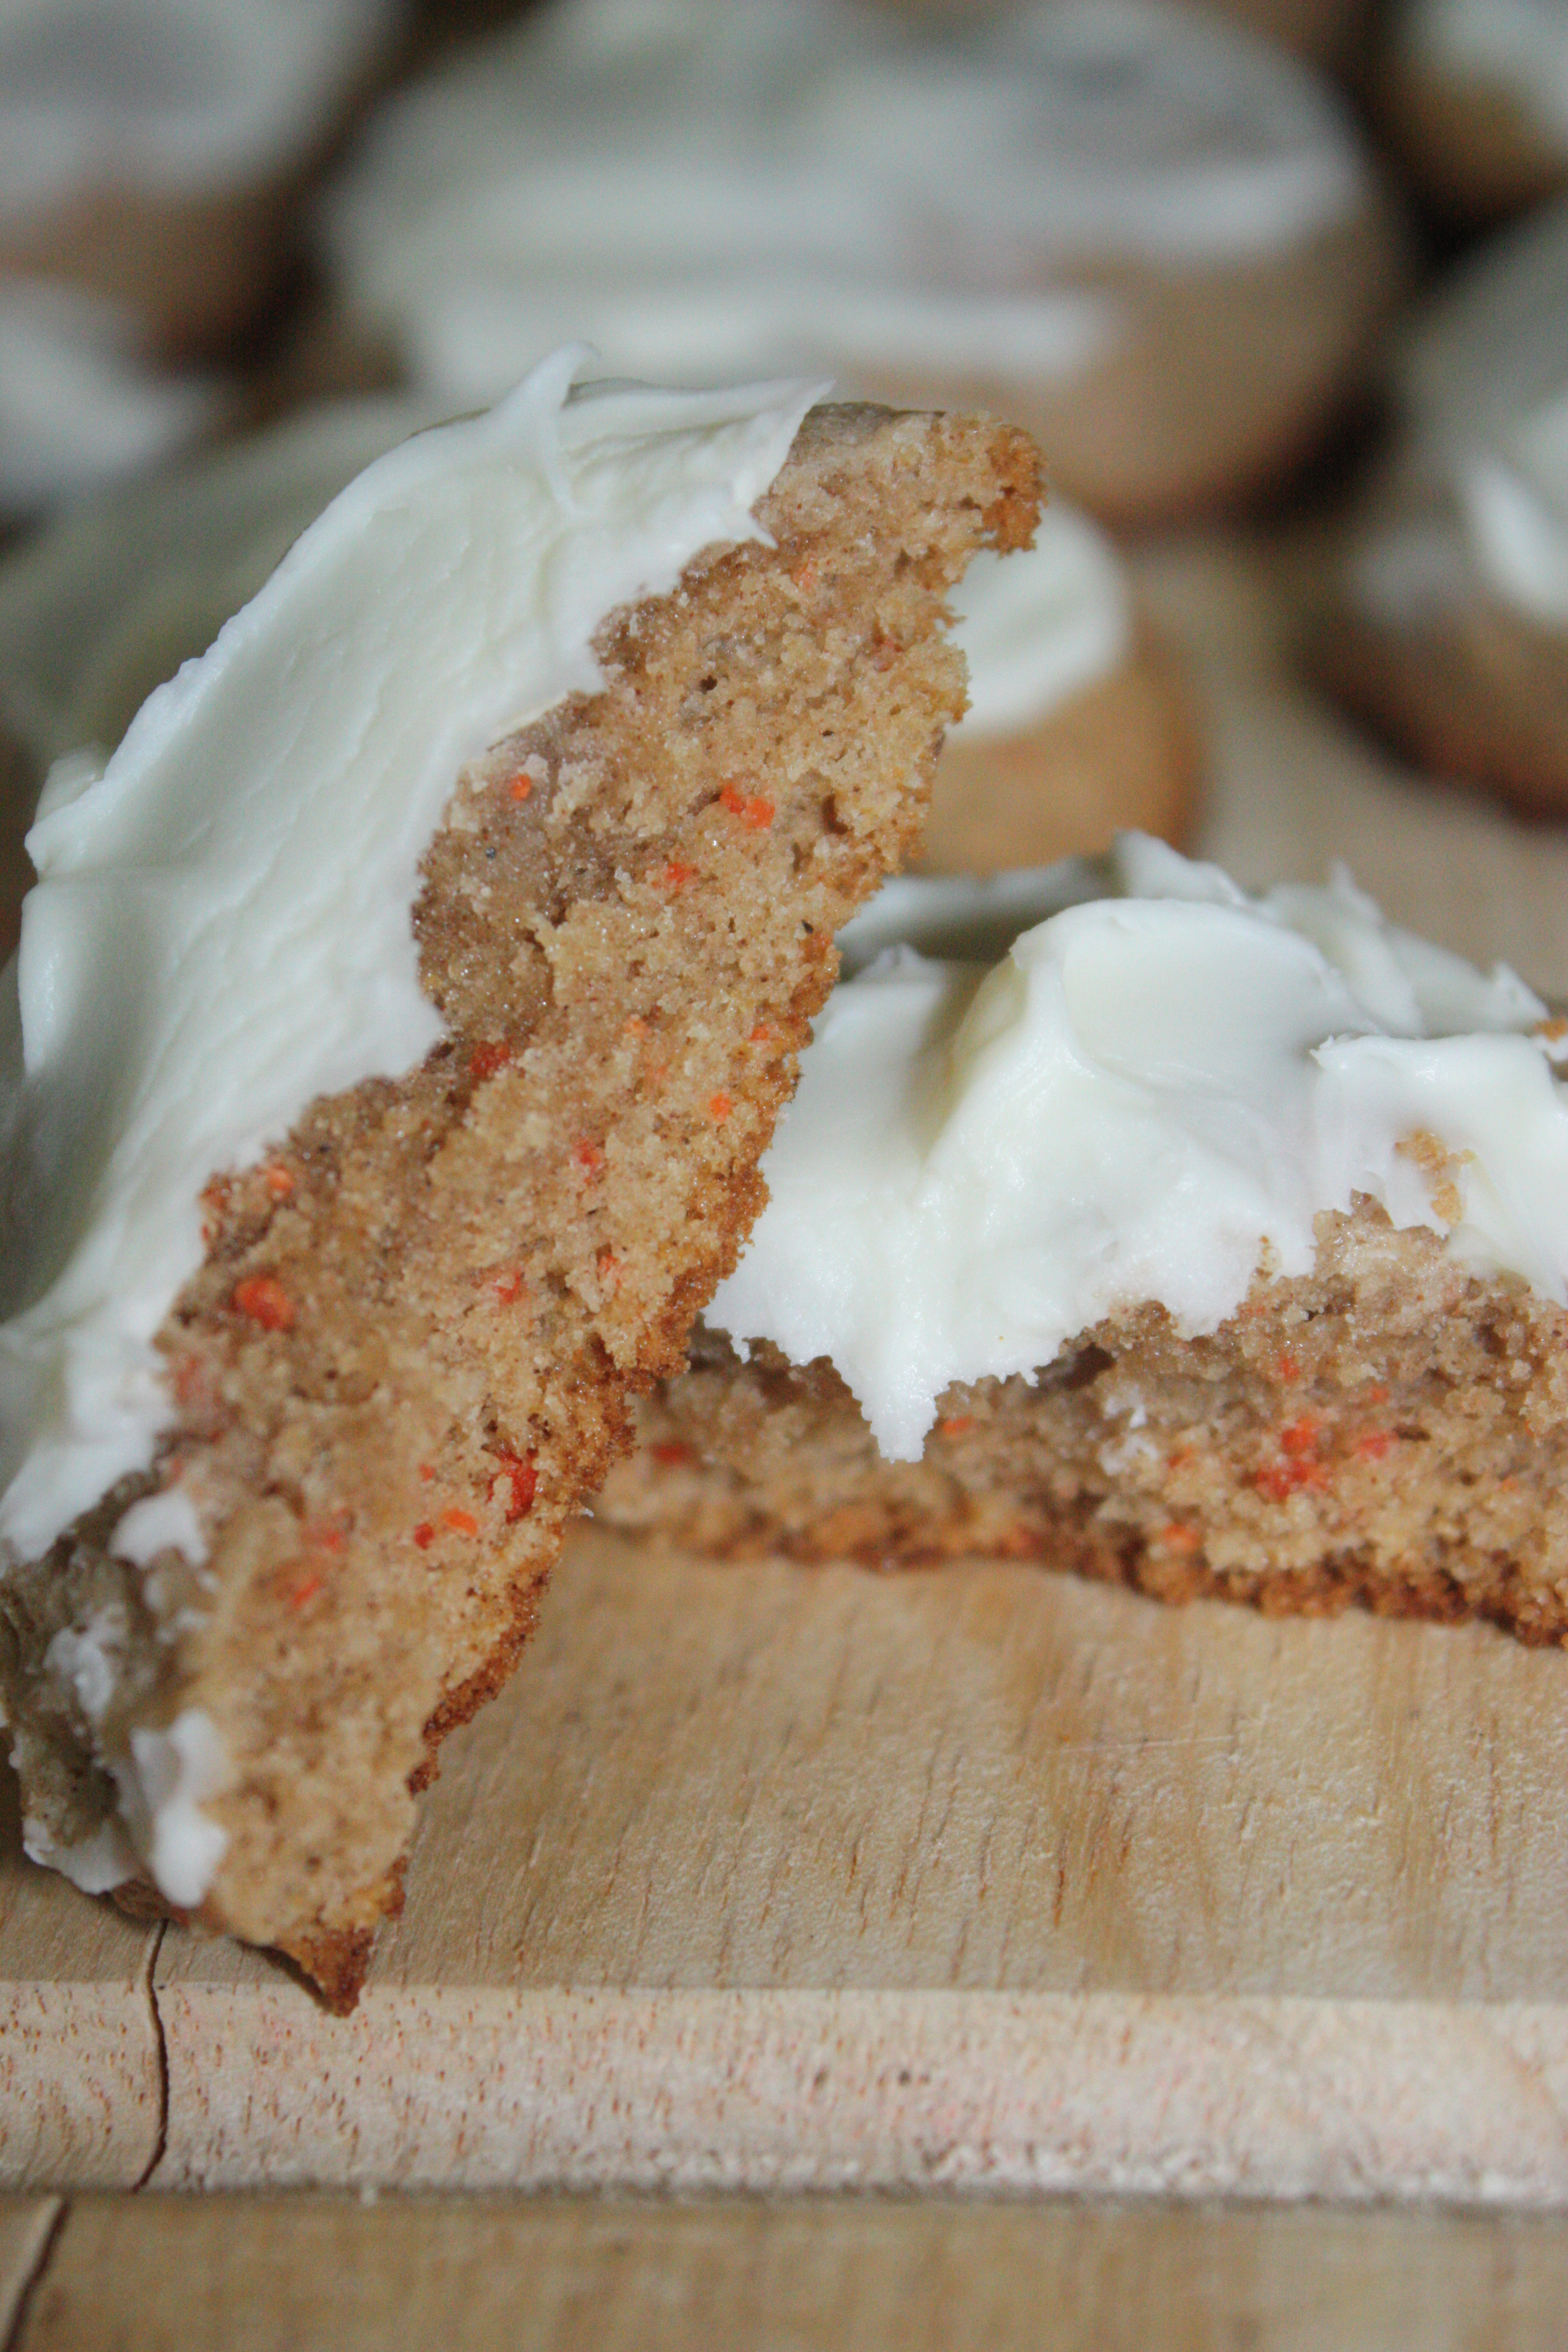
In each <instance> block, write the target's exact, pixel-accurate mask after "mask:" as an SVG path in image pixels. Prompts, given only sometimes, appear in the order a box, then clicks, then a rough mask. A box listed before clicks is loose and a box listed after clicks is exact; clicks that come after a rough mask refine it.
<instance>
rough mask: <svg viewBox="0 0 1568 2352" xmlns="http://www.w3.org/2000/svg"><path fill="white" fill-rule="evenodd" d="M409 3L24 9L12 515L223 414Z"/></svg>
mask: <svg viewBox="0 0 1568 2352" xmlns="http://www.w3.org/2000/svg"><path fill="white" fill-rule="evenodd" d="M403 15H404V9H403V5H402V0H11V5H8V6H7V7H6V8H5V10H4V11H3V12H0V514H5V513H6V512H9V513H13V514H14V513H16V512H18V511H23V510H26V509H28V508H31V507H34V506H37V505H40V504H43V503H45V502H47V500H48V499H51V498H53V497H56V496H61V495H70V494H73V493H75V492H77V491H79V490H80V489H82V488H88V487H89V486H91V485H92V484H94V483H96V482H99V481H102V480H106V479H108V478H110V477H112V476H114V475H116V474H120V473H123V472H127V471H130V470H132V469H134V468H135V467H138V466H141V465H144V464H148V463H152V462H153V461H155V460H156V459H157V458H158V457H160V456H163V455H164V454H166V453H167V452H168V451H169V450H170V449H172V448H173V447H174V446H177V445H178V444H179V443H180V442H181V441H183V440H184V439H187V438H189V437H190V436H193V435H195V434H196V433H198V432H200V431H202V430H204V429H205V428H206V427H208V426H210V425H212V424H213V423H214V422H215V421H216V418H217V417H218V415H220V413H221V406H222V404H221V403H220V401H219V399H218V397H217V394H216V391H215V388H214V386H213V384H212V383H211V382H210V381H208V380H206V379H205V376H204V375H203V374H202V373H199V371H201V370H203V369H205V366H206V365H207V364H208V363H210V362H217V361H222V360H225V359H226V358H228V357H230V356H232V355H233V353H234V352H235V349H236V347H237V343H238V341H239V340H240V339H241V338H242V337H243V335H244V334H245V333H246V331H247V330H248V329H249V328H250V327H251V326H252V325H253V323H254V322H255V320H257V319H258V315H259V314H260V313H261V311H262V310H264V308H265V306H266V304H267V302H268V299H271V298H272V297H273V296H274V295H275V294H276V293H277V292H278V290H279V287H280V285H281V284H282V282H283V280H284V278H285V276H286V273H287V271H288V268H289V264H290V261H291V259H292V258H293V257H294V256H295V255H296V254H297V252H298V250H299V246H298V237H299V217H298V215H299V200H300V193H301V191H302V188H303V186H304V184H305V182H306V180H307V178H308V176H309V174H310V171H311V170H312V168H314V167H315V166H316V165H317V164H318V163H320V162H321V159H322V157H323V156H324V154H325V152H326V149H327V147H328V145H329V143H330V141H331V137H332V135H333V133H334V132H335V131H337V130H338V129H339V128H340V127H341V126H342V122H343V121H344V120H345V119H346V116H347V113H348V111H349V110H350V107H351V103H352V100H353V97H354V95H355V94H356V92H358V91H360V90H362V89H364V88H366V87H367V86H368V84H369V81H370V79H371V77H372V75H373V73H374V68H375V66H376V63H377V61H378V60H380V59H383V58H385V56H386V55H387V54H388V53H389V51H390V49H391V47H392V46H393V43H394V40H395V35H396V33H397V29H398V26H399V25H400V23H401V20H402V17H403Z"/></svg>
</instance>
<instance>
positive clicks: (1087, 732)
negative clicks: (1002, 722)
mask: <svg viewBox="0 0 1568 2352" xmlns="http://www.w3.org/2000/svg"><path fill="white" fill-rule="evenodd" d="M1201 767H1202V759H1201V754H1200V751H1199V736H1198V728H1197V721H1196V717H1195V714H1194V709H1193V704H1192V699H1191V696H1190V693H1189V690H1188V688H1187V683H1186V679H1185V677H1184V674H1183V671H1182V667H1181V665H1180V663H1179V662H1178V661H1177V660H1176V659H1175V657H1174V656H1173V654H1172V653H1171V652H1170V650H1169V648H1168V647H1167V646H1164V645H1163V643H1162V642H1161V641H1160V639H1159V638H1158V637H1157V636H1155V635H1153V633H1152V631H1150V630H1148V629H1144V630H1142V632H1141V633H1140V635H1139V638H1138V641H1137V643H1136V644H1135V646H1134V647H1133V649H1132V651H1131V654H1130V656H1128V658H1127V659H1126V660H1125V661H1124V662H1122V663H1121V665H1120V666H1119V667H1117V668H1116V669H1115V670H1113V671H1112V672H1111V673H1110V675H1109V676H1108V677H1103V678H1097V679H1096V680H1095V681H1094V682H1093V684H1092V685H1089V686H1087V687H1084V688H1081V689H1080V690H1079V692H1078V693H1077V694H1075V695H1073V696H1072V697H1071V698H1070V699H1069V700H1068V701H1066V702H1064V703H1063V704H1062V705H1061V707H1060V708H1059V709H1056V710H1053V711H1050V712H1048V713H1047V716H1046V717H1045V718H1044V719H1042V720H1041V721H1040V722H1039V724H1038V725H1037V726H1036V727H1033V728H1031V729H1030V730H1028V731H1027V732H1026V733H1021V734H1017V735H1007V736H994V737H989V738H984V739H982V740H979V741H975V742H972V741H970V740H969V739H968V738H967V737H965V736H963V735H960V736H958V737H956V738H954V739H952V740H950V741H949V742H948V743H947V744H946V745H945V746H944V748H943V750H942V757H941V759H940V760H939V761H937V770H936V783H935V786H934V788H933V790H932V793H931V814H930V816H929V817H928V819H927V821H926V829H925V835H924V838H923V841H922V843H921V856H920V861H919V863H920V866H921V868H922V869H923V870H924V871H925V872H927V873H932V874H996V873H1000V872H1001V871H1002V870H1003V869H1004V868H1005V867H1008V866H1049V865H1052V864H1054V862H1055V861H1056V860H1057V859H1058V857H1070V856H1079V855H1087V854H1089V853H1092V852H1094V851H1096V850H1101V849H1107V848H1109V847H1110V843H1111V841H1112V839H1113V837H1114V836H1115V835H1116V834H1117V833H1119V832H1122V831H1124V830H1126V829H1128V828H1131V829H1133V830H1135V831H1137V832H1140V833H1152V834H1158V835H1160V836H1161V838H1162V839H1163V840H1165V841H1169V842H1173V843H1174V844H1176V845H1178V846H1179V845H1181V844H1182V843H1183V842H1184V841H1185V840H1186V839H1187V837H1188V835H1189V832H1190V829H1191V826H1192V822H1193V815H1194V801H1195V797H1196V793H1197V786H1198V781H1199V775H1200V772H1201Z"/></svg>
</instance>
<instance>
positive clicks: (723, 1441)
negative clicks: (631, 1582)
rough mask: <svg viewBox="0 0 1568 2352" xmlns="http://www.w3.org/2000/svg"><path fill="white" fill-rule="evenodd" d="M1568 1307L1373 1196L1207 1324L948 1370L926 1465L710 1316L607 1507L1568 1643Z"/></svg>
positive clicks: (730, 1552)
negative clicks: (998, 1367) (881, 1444)
mask: <svg viewBox="0 0 1568 2352" xmlns="http://www.w3.org/2000/svg"><path fill="white" fill-rule="evenodd" d="M1565 1481H1568V1317H1565V1316H1564V1313H1563V1309H1562V1308H1561V1307H1558V1306H1556V1305H1555V1304H1554V1303H1552V1302H1551V1301H1549V1300H1545V1299H1542V1298H1541V1297H1537V1296H1536V1295H1534V1294H1533V1293H1532V1292H1531V1290H1530V1288H1529V1287H1528V1286H1527V1285H1526V1284H1524V1283H1522V1282H1520V1281H1519V1280H1517V1279H1514V1278H1509V1277H1504V1278H1500V1279H1499V1278H1492V1279H1486V1278H1483V1277H1480V1276H1475V1275H1470V1274H1467V1273H1466V1272H1465V1270H1464V1269H1463V1268H1462V1267H1460V1266H1458V1265H1456V1264H1455V1263H1454V1261H1453V1260H1452V1258H1450V1257H1448V1256H1447V1255H1445V1254H1444V1250H1443V1246H1442V1244H1441V1242H1440V1241H1439V1239H1438V1238H1437V1236H1436V1235H1435V1234H1431V1233H1429V1232H1427V1231H1426V1230H1425V1229H1423V1228H1415V1229H1411V1230H1407V1231H1405V1232H1399V1231H1396V1230H1395V1229H1394V1227H1392V1226H1391V1225H1390V1223H1389V1222H1388V1219H1387V1216H1386V1214H1385V1213H1384V1211H1383V1210H1382V1209H1381V1208H1380V1207H1379V1206H1378V1205H1377V1204H1376V1203H1375V1202H1368V1201H1362V1202H1358V1204H1357V1206H1356V1208H1355V1209H1354V1211H1353V1212H1352V1213H1351V1214H1350V1215H1348V1216H1342V1215H1340V1214H1338V1213H1331V1214H1328V1215H1325V1216H1324V1217H1323V1218H1322V1220H1321V1223H1320V1228H1319V1237H1318V1254H1317V1260H1316V1263H1315V1265H1314V1266H1313V1269H1312V1272H1311V1273H1310V1275H1308V1276H1301V1277H1299V1278H1297V1279H1295V1280H1293V1281H1280V1280H1279V1279H1278V1278H1274V1279H1270V1278H1268V1276H1260V1277H1259V1279H1258V1281H1257V1282H1256V1283H1255V1284H1254V1286H1253V1288H1252V1290H1251V1291H1250V1293H1249V1294H1248V1296H1247V1299H1246V1301H1245V1303H1244V1304H1243V1306H1242V1307H1241V1308H1240V1309H1239V1310H1238V1312H1237V1314H1236V1315H1235V1316H1233V1317H1231V1318H1228V1319H1227V1320H1226V1322H1225V1323H1224V1324H1223V1325H1222V1326H1221V1328H1219V1329H1218V1330H1217V1331H1215V1332H1213V1333H1209V1334H1205V1335H1204V1336H1202V1337H1199V1338H1195V1339H1186V1338H1184V1337H1182V1335H1181V1334H1180V1333H1179V1332H1178V1331H1177V1330H1176V1328H1175V1327H1174V1326H1173V1322H1172V1320H1171V1318H1170V1317H1169V1316H1168V1315H1167V1314H1166V1313H1165V1311H1164V1309H1163V1308H1162V1307H1154V1306H1150V1305H1144V1306H1142V1307H1136V1308H1131V1309H1129V1310H1127V1311H1125V1312H1123V1313H1121V1314H1118V1315H1114V1316H1110V1317H1108V1318H1106V1319H1105V1320H1104V1321H1102V1322H1100V1323H1098V1324H1096V1325H1095V1326H1094V1328H1092V1329H1090V1330H1087V1331H1083V1332H1081V1333H1079V1334H1078V1335H1076V1336H1075V1338H1074V1339H1073V1340H1072V1342H1071V1343H1070V1345H1068V1347H1066V1348H1064V1349H1062V1350H1061V1352H1060V1353H1059V1355H1058V1356H1057V1357H1056V1358H1055V1360H1053V1361H1052V1362H1051V1363H1050V1364H1049V1365H1047V1366H1046V1367H1044V1368H1042V1370H1040V1371H1039V1372H1037V1374H1036V1375H1035V1376H1034V1377H1032V1378H1030V1379H1025V1378H1022V1377H1015V1378H1013V1379H1011V1380H1007V1381H976V1382H973V1383H967V1384H955V1385H954V1386H953V1387H952V1388H951V1389H949V1390H948V1391H946V1393H945V1394H944V1395H943V1397H942V1401H941V1411H940V1414H939V1418H938V1421H937V1424H936V1427H935V1429H934V1431H933V1432H932V1434H931V1438H930V1440H929V1441H928V1443H927V1445H926V1448H925V1453H924V1455H923V1457H922V1459H921V1461H920V1462H918V1463H909V1462H889V1461H887V1460H885V1459H884V1458H883V1456H882V1455H881V1454H879V1452H878V1450H877V1447H876V1444H875V1443H874V1441H873V1440H872V1437H871V1434H870V1432H869V1430H868V1427H867V1425H866V1422H865V1419H864V1417H863V1415H862V1414H861V1412H860V1411H859V1408H858V1405H857V1404H856V1402H855V1400H854V1398H853V1397H852V1396H851V1394H850V1392H849V1391H848V1390H847V1387H846V1386H845V1384H844V1382H843V1381H842V1380H840V1378H839V1377H838V1375H837V1373H836V1372H835V1371H834V1370H833V1368H832V1366H831V1365H830V1364H827V1363H826V1362H821V1361H819V1362H817V1363H815V1364H811V1365H808V1366H806V1367H805V1369H804V1370H796V1369H795V1368H794V1367H792V1366H791V1365H790V1364H789V1363H788V1362H787V1361H786V1360H785V1359H784V1357H783V1355H782V1354H781V1353H780V1352H779V1350H778V1349H774V1348H772V1347H770V1346H767V1345H766V1344H765V1343H764V1344H763V1345H762V1346H759V1347H756V1348H753V1349H752V1358H751V1360H750V1361H749V1362H745V1363H742V1361H741V1360H740V1359H739V1358H738V1357H737V1356H736V1354H735V1352H734V1350H733V1348H732V1347H731V1343H730V1342H729V1341H728V1340H727V1339H724V1338H723V1337H722V1335H716V1334H713V1333H709V1332H704V1331H700V1332H699V1334H698V1337H697V1340H696V1343H695V1345H694V1347H693V1349H692V1355H691V1363H690V1368H689V1370H688V1371H687V1372H685V1373H684V1374H683V1375H682V1376H681V1378H680V1379H679V1381H672V1382H669V1383H668V1385H666V1386H665V1387H663V1388H661V1389H660V1390H659V1391H658V1393H657V1395H656V1396H655V1397H653V1398H651V1399H649V1400H648V1401H647V1402H646V1403H644V1404H643V1405H642V1406H641V1407H640V1408H639V1423H638V1449H637V1454H635V1455H634V1456H633V1457H632V1459H631V1460H630V1461H628V1462H626V1463H625V1464H624V1465H618V1466H617V1467H616V1470H615V1471H614V1472H613V1473H612V1474H611V1477H610V1480H609V1482H608V1484H607V1486H606V1487H605V1492H604V1494H603V1495H602V1496H601V1497H600V1499H599V1503H598V1506H597V1512H598V1517H600V1518H601V1520H605V1521H607V1522H608V1523H609V1524H611V1525H613V1526H616V1527H619V1528H626V1529H629V1530H635V1531H637V1532H638V1533H641V1534H646V1535H647V1536H650V1537H657V1538H659V1539H660V1540H662V1541H664V1542H667V1543H670V1544H677V1545H685V1546H689V1547H693V1548H695V1549H699V1550H702V1551H707V1552H712V1553H717V1554H720V1555H723V1556H727V1557H731V1558H734V1559H748V1558H754V1557H756V1556H758V1555H760V1554H763V1553H768V1552H774V1553H777V1552H783V1553H785V1554H787V1555H789V1556H791V1557H793V1558H795V1559H805V1560H823V1559H858V1560H860V1561H862V1562H864V1563H865V1564H866V1565H867V1566H868V1567H873V1568H876V1567H888V1568H892V1567H905V1566H926V1567H929V1566H933V1565H935V1564H937V1563H939V1562H940V1561H942V1560H943V1559H954V1558H963V1557H966V1556H967V1557H974V1556H987V1555H988V1556H991V1557H994V1558H1002V1559H1031V1560H1038V1561H1040V1562H1041V1563H1042V1564H1044V1565H1046V1566H1048V1567H1055V1568H1063V1569H1071V1570H1076V1571H1078V1572H1079V1573H1080V1574H1084V1575H1089V1576H1097V1577H1100V1578H1104V1579H1107V1580H1110V1581H1113V1582H1117V1583H1124V1584H1130V1585H1133V1586H1135V1587H1137V1588H1138V1589H1139V1590H1140V1591H1144V1592H1148V1593H1152V1594H1154V1595H1155V1596H1157V1597H1158V1598H1160V1599H1162V1600H1166V1601H1186V1600H1192V1599H1196V1598H1198V1597H1200V1596H1203V1595H1217V1596H1220V1597H1222V1598H1225V1599H1228V1600H1235V1601H1250V1602H1252V1603H1254V1604H1255V1605H1256V1606H1258V1607H1259V1608H1261V1609H1264V1610H1267V1611H1271V1612H1282V1613H1285V1612H1288V1613H1307V1614H1314V1615H1315V1614H1322V1613H1329V1612H1333V1611H1336V1610H1339V1609H1342V1608H1344V1607H1346V1606H1349V1605H1351V1604H1359V1605H1361V1606H1362V1607H1364V1608H1368V1609H1371V1610H1373V1611H1376V1612H1381V1613H1383V1614H1384V1615H1398V1616H1415V1617H1430V1618H1437V1619H1443V1620H1457V1619H1460V1618H1466V1617H1479V1618H1485V1619H1489V1620H1491V1621H1493V1622H1496V1623H1498V1624H1500V1625H1503V1626H1506V1627H1508V1628H1509V1629H1510V1631H1511V1632H1513V1633H1518V1634H1520V1635H1521V1636H1522V1638H1523V1639H1524V1640H1526V1641H1529V1642H1541V1643H1546V1642H1550V1643H1559V1642H1562V1641H1563V1640H1564V1639H1568V1503H1565V1501H1564V1486H1565Z"/></svg>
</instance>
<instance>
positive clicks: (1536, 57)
mask: <svg viewBox="0 0 1568 2352" xmlns="http://www.w3.org/2000/svg"><path fill="white" fill-rule="evenodd" d="M1373 91H1374V101H1375V105H1376V110H1377V111H1378V113H1379V115H1380V116H1381V118H1382V120H1383V121H1384V124H1385V126H1386V128H1387V131H1388V133H1389V136H1390V138H1391V139H1392V141H1393V142H1394V147H1395V149H1396V150H1397V152H1398V153H1399V156H1400V158H1401V160H1402V162H1403V163H1404V164H1405V168H1406V170H1407V171H1408V173H1409V174H1410V176H1411V179H1412V180H1413V182H1414V183H1415V187H1416V189H1417V191H1418V193H1419V194H1420V195H1421V197H1422V200H1423V202H1424V203H1425V204H1426V205H1427V206H1428V207H1429V208H1430V210H1431V211H1432V213H1433V214H1434V215H1436V218H1437V219H1438V220H1439V221H1440V222H1442V223H1443V224H1444V225H1445V226H1447V227H1449V228H1452V229H1471V228H1478V227H1483V226H1489V225H1491V224H1495V223H1499V222H1501V221H1504V220H1507V219H1509V218H1510V217H1511V216H1512V215H1514V214H1516V213H1521V212H1523V211H1525V210H1526V209H1527V208H1528V207H1529V206H1530V205H1533V204H1536V203H1538V202H1540V201H1541V200H1542V198H1543V197H1546V196H1550V195H1552V194H1554V193H1555V192H1556V191H1557V190H1559V189H1561V188H1563V187H1564V186H1568V0H1405V5H1403V6H1402V7H1401V8H1400V9H1399V11H1398V13H1397V15H1396V16H1394V19H1393V21H1392V24H1391V26H1390V31H1389V37H1388V41H1387V46H1386V48H1385V50H1384V55H1383V57H1382V58H1381V60H1380V63H1379V65H1378V67H1377V69H1376V72H1375V76H1374V85H1373Z"/></svg>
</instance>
